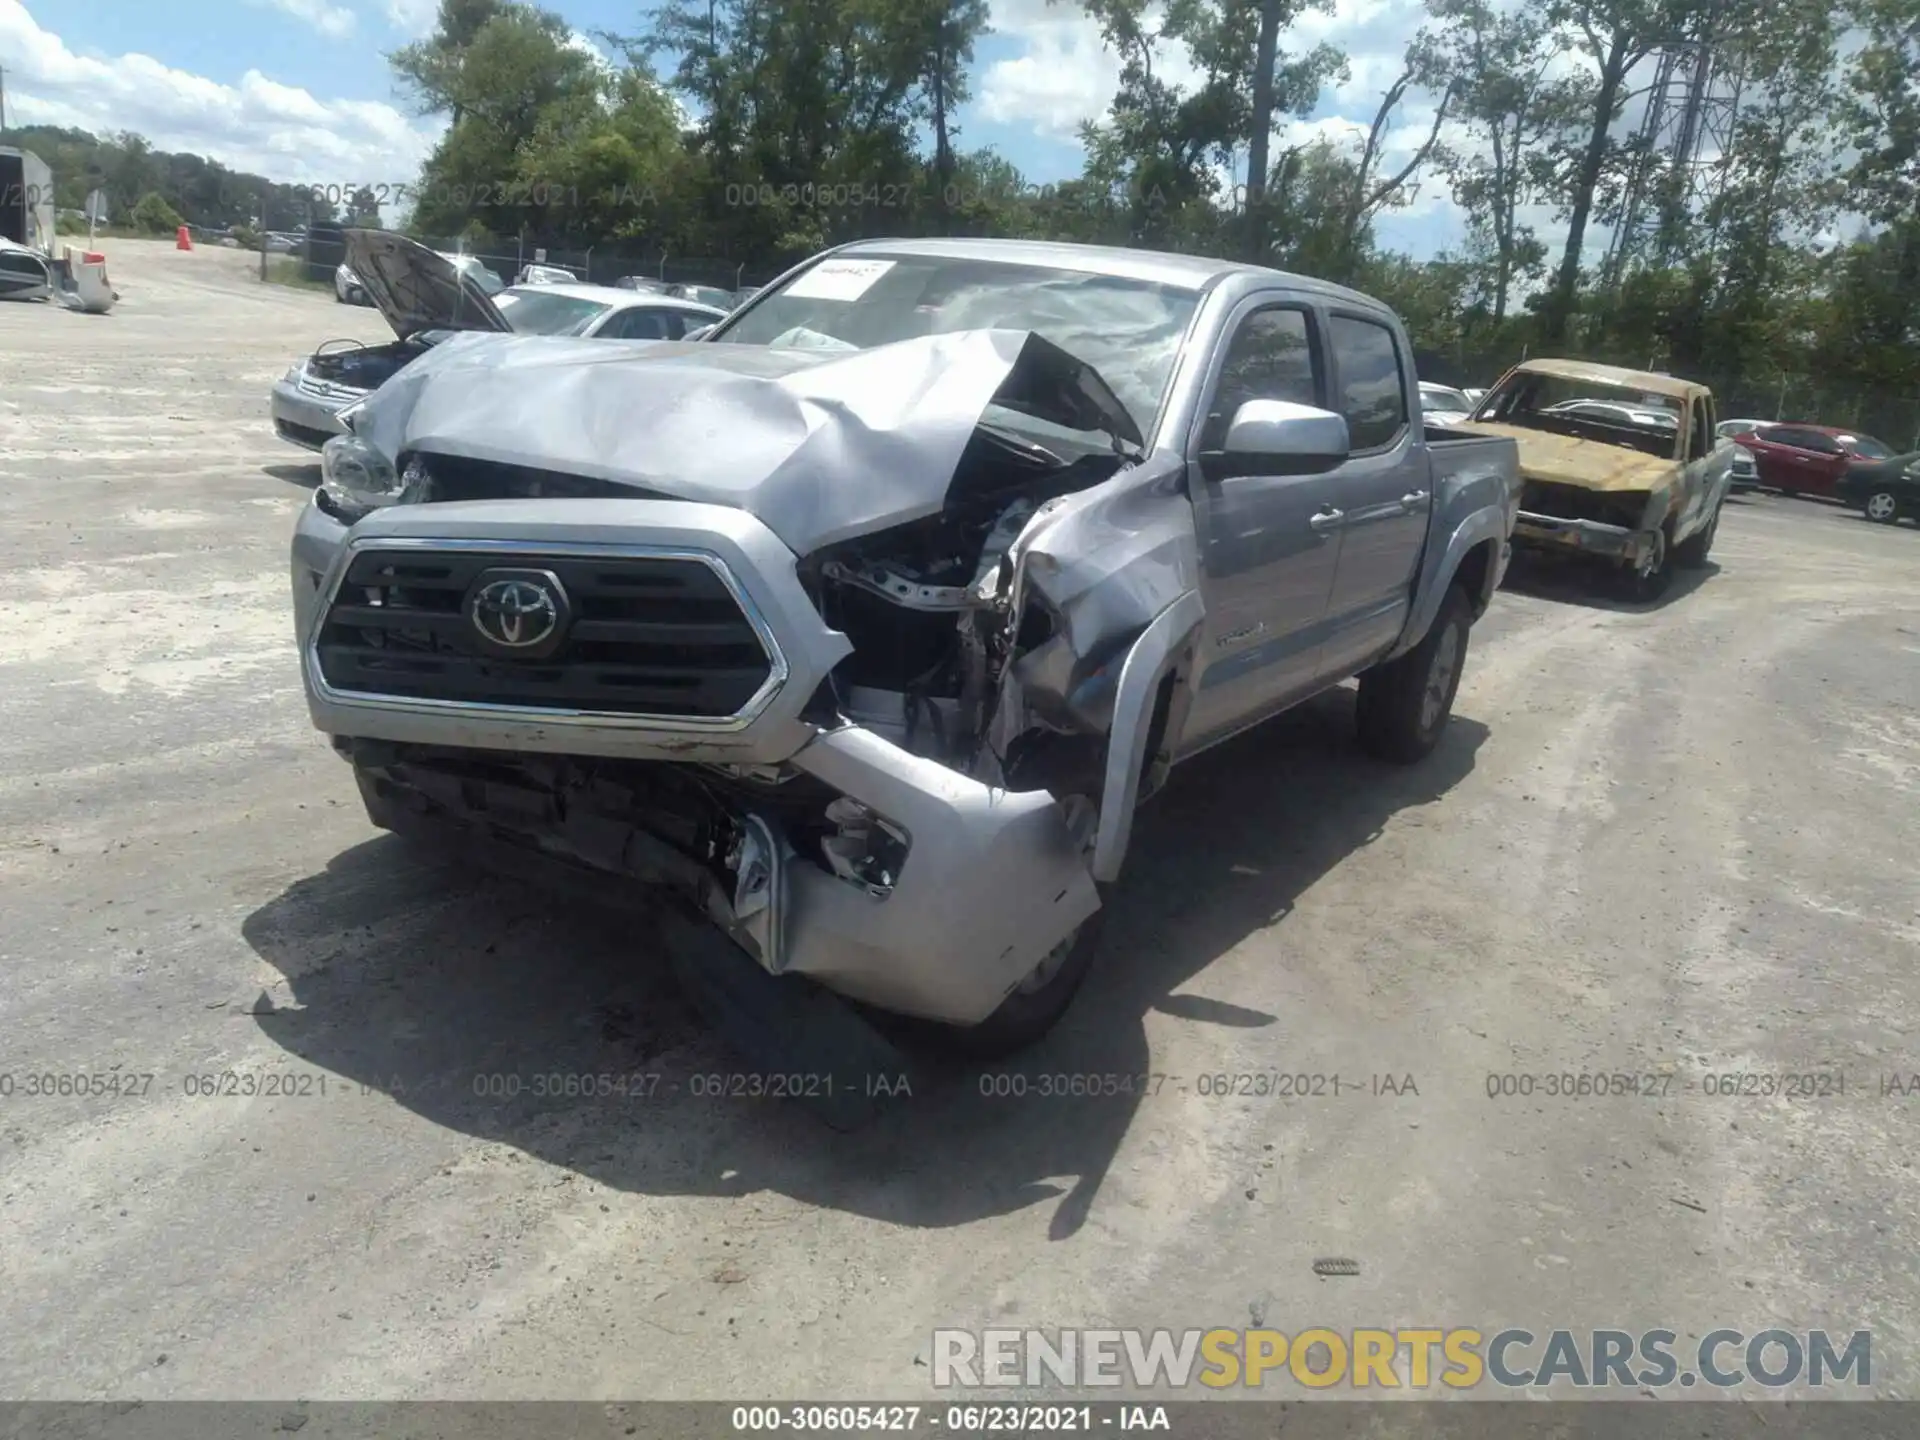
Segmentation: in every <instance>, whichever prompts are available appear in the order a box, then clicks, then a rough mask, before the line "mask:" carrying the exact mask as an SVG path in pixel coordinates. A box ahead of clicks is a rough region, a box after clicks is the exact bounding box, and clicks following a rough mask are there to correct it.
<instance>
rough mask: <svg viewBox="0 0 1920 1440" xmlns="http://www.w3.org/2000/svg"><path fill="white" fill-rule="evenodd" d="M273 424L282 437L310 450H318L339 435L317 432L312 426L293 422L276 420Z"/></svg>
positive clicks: (335, 432) (328, 431)
mask: <svg viewBox="0 0 1920 1440" xmlns="http://www.w3.org/2000/svg"><path fill="white" fill-rule="evenodd" d="M273 424H274V428H275V429H276V430H278V431H279V432H280V433H281V435H283V436H284V437H286V438H287V439H289V440H291V441H293V442H294V443H295V444H297V445H305V446H306V447H307V448H308V449H310V450H318V449H319V448H320V447H321V446H322V445H324V444H326V443H327V441H329V440H331V439H332V438H333V437H334V436H335V435H336V434H337V433H338V432H337V431H333V430H316V429H314V428H313V426H311V425H296V424H294V423H293V421H291V420H276V421H274V422H273Z"/></svg>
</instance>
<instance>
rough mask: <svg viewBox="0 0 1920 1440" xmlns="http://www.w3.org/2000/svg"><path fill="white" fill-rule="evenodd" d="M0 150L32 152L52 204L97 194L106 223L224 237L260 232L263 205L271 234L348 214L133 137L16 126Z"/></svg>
mask: <svg viewBox="0 0 1920 1440" xmlns="http://www.w3.org/2000/svg"><path fill="white" fill-rule="evenodd" d="M0 145H9V146H15V147H18V148H19V149H22V150H31V151H33V153H34V154H36V155H38V156H39V157H40V158H41V159H42V160H44V161H46V162H47V168H48V169H49V170H51V171H52V172H53V192H54V202H55V204H56V206H57V207H58V208H59V209H61V210H71V211H79V210H81V209H83V208H84V207H85V205H86V203H87V196H88V195H89V194H91V193H92V192H93V191H95V190H98V191H101V192H102V193H103V194H104V195H105V196H106V200H107V217H108V220H109V223H111V224H113V225H116V226H129V227H131V228H134V229H144V230H148V231H151V232H152V233H155V234H171V233H172V231H173V230H174V229H175V228H177V227H178V226H181V225H191V226H194V227H196V228H199V229H207V230H229V229H234V228H236V227H239V228H244V227H251V226H255V225H258V224H259V223H260V217H261V213H262V206H263V205H264V207H265V210H266V214H267V216H268V221H267V223H268V225H269V227H271V228H279V229H291V228H292V227H293V226H295V225H296V224H300V223H304V222H305V221H306V220H307V219H308V214H309V210H310V209H311V210H312V218H313V219H314V220H316V221H322V222H324V221H331V220H335V219H338V218H340V216H339V211H340V210H342V209H345V208H348V207H347V206H342V205H336V204H332V203H328V202H327V201H326V199H325V197H324V196H322V197H320V203H319V205H318V206H315V205H314V199H315V196H314V193H313V192H312V190H311V189H310V187H307V186H302V185H293V184H287V183H285V182H280V181H274V180H269V179H267V178H266V177H265V176H262V175H255V174H252V173H250V172H248V171H244V170H233V169H229V168H228V167H227V166H225V165H222V164H221V163H220V162H219V161H217V160H209V159H207V158H206V157H205V156H203V155H192V154H181V153H174V152H170V151H166V150H156V149H155V148H154V147H153V145H152V144H151V143H150V142H149V141H148V140H147V139H146V137H145V136H142V135H136V134H134V133H132V132H131V131H122V132H120V133H118V134H113V135H95V134H92V133H90V132H88V131H85V130H75V129H70V128H67V127H63V126H57V125H20V126H11V127H9V128H8V129H6V130H4V131H0Z"/></svg>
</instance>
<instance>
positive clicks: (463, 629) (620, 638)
mask: <svg viewBox="0 0 1920 1440" xmlns="http://www.w3.org/2000/svg"><path fill="white" fill-rule="evenodd" d="M500 569H505V570H528V569H537V570H545V571H550V572H552V574H553V575H554V576H556V577H557V578H558V579H559V580H560V582H561V584H562V585H563V586H565V588H566V591H567V598H568V600H569V602H570V605H571V610H572V615H571V619H570V621H569V622H568V624H567V627H566V630H565V633H564V638H563V639H562V640H561V642H560V644H559V646H558V648H557V649H555V650H553V652H552V653H551V654H548V655H545V656H544V657H542V658H539V659H503V658H501V657H500V655H499V654H497V653H489V651H488V649H487V647H486V645H485V644H484V643H483V641H482V639H481V637H480V635H479V633H478V632H477V631H476V630H475V628H474V626H473V623H472V621H471V619H470V618H469V615H468V613H467V609H466V599H467V596H468V593H469V592H470V591H471V590H472V589H473V588H474V585H475V582H476V581H477V580H479V579H480V577H481V575H482V573H483V572H485V571H489V570H500ZM317 648H318V658H319V664H320V673H321V675H322V676H323V677H324V678H325V680H326V683H327V685H328V687H329V688H331V689H333V690H336V691H342V692H349V693H355V694H365V695H371V696H380V697H391V698H399V699H420V700H438V701H458V702H462V703H465V704H472V705H513V706H531V707H536V708H551V709H554V710H581V711H593V712H598V713H602V714H615V715H632V716H661V717H669V718H685V719H706V720H722V719H727V718H729V717H732V716H735V715H737V714H739V713H740V712H741V711H742V710H744V709H745V708H746V706H747V704H748V702H749V701H751V700H752V699H753V698H754V696H755V695H756V694H758V693H759V691H760V689H761V687H762V686H763V685H765V684H766V681H767V679H768V677H769V675H771V674H772V671H773V662H772V659H771V658H770V657H769V655H768V653H767V650H766V649H765V648H764V647H763V646H762V644H761V642H760V637H759V635H758V633H757V632H756V631H755V629H754V627H753V625H752V623H751V622H750V621H749V620H748V619H747V616H746V614H745V612H744V611H743V610H742V609H741V607H740V603H739V601H737V600H736V599H735V598H734V595H733V592H732V591H731V590H730V589H729V588H728V586H727V584H726V582H725V581H724V580H722V579H721V577H720V575H719V574H718V573H717V572H716V571H715V569H714V568H713V567H712V566H710V565H708V564H706V563H704V562H703V561H700V560H697V559H691V558H682V557H673V556H658V555H624V556H615V557H588V556H580V555H566V554H558V555H541V554H531V553H526V554H523V553H520V552H517V551H515V552H511V553H476V552H472V551H453V550H444V551H443V550H368V551H364V552H362V553H360V554H358V555H356V556H355V557H354V559H353V561H352V562H351V564H350V565H349V567H348V570H347V574H346V577H345V579H344V580H343V581H342V582H341V584H340V587H339V589H338V590H337V591H336V592H335V596H334V599H333V602H332V604H331V606H330V607H329V608H328V611H327V616H326V619H325V620H324V621H323V622H322V624H321V627H320V633H319V638H318V641H317Z"/></svg>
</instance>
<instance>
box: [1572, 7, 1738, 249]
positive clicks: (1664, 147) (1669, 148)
mask: <svg viewBox="0 0 1920 1440" xmlns="http://www.w3.org/2000/svg"><path fill="white" fill-rule="evenodd" d="M1729 9H1730V7H1729V6H1727V5H1725V4H1720V5H1713V6H1708V7H1706V8H1705V9H1704V10H1703V11H1702V12H1701V13H1700V14H1699V16H1698V18H1697V19H1696V20H1695V21H1694V23H1693V24H1692V25H1691V26H1689V28H1688V30H1687V31H1686V32H1685V33H1684V34H1681V35H1678V36H1675V37H1674V39H1673V40H1672V41H1670V42H1669V43H1668V44H1667V45H1665V46H1664V47H1662V48H1661V50H1660V51H1659V53H1658V58H1657V66H1656V69H1655V72H1654V80H1653V85H1652V86H1651V88H1650V89H1649V90H1648V92H1647V108H1646V112H1645V114H1644V115H1643V116H1642V118H1641V122H1640V128H1639V131H1638V132H1637V133H1636V135H1635V137H1634V154H1633V163H1632V168H1631V169H1630V171H1629V172H1628V176H1627V186H1626V194H1625V195H1624V197H1623V198H1622V200H1621V206H1620V221H1619V223H1618V224H1617V225H1615V226H1614V229H1613V237H1612V239H1611V241H1610V242H1609V243H1608V247H1607V258H1606V266H1605V275H1606V280H1607V284H1608V285H1609V286H1613V285H1617V284H1619V282H1620V280H1621V278H1622V277H1623V276H1624V275H1625V274H1626V272H1627V271H1628V270H1629V269H1630V268H1633V267H1636V266H1649V265H1650V266H1662V265H1666V264H1669V263H1671V262H1672V260H1673V259H1674V257H1675V255H1676V253H1677V252H1678V251H1679V249H1680V242H1681V239H1682V237H1683V235H1684V232H1685V227H1686V226H1687V224H1688V223H1689V222H1690V220H1692V219H1693V218H1696V217H1700V216H1703V215H1704V214H1705V212H1706V210H1707V208H1708V206H1709V205H1711V203H1712V201H1713V200H1714V198H1715V197H1716V196H1717V195H1718V194H1719V193H1720V189H1721V186H1722V185H1723V184H1724V183H1725V179H1726V171H1727V166H1728V163H1729V157H1730V153H1731V151H1732V148H1733V140H1734V125H1735V122H1736V120H1737V118H1738V116H1739V113H1740V92H1741V88H1742V81H1743V76H1742V74H1741V68H1742V67H1741V65H1740V63H1739V61H1738V60H1737V59H1736V58H1735V56H1736V54H1737V51H1736V50H1734V49H1732V48H1731V47H1724V46H1723V43H1722V42H1723V41H1724V40H1725V38H1726V30H1725V24H1726V16H1727V14H1728V11H1729Z"/></svg>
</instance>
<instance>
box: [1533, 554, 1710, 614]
mask: <svg viewBox="0 0 1920 1440" xmlns="http://www.w3.org/2000/svg"><path fill="white" fill-rule="evenodd" d="M1719 573H1720V565H1719V562H1718V561H1716V560H1708V561H1707V563H1706V564H1705V565H1702V566H1700V567H1699V568H1698V569H1676V570H1675V571H1674V572H1673V579H1672V580H1671V581H1670V582H1669V583H1668V585H1667V593H1666V594H1664V595H1662V596H1661V597H1660V598H1659V599H1658V600H1652V601H1637V600H1628V599H1627V598H1625V597H1624V596H1622V595H1620V594H1619V593H1618V591H1617V589H1616V587H1617V585H1618V583H1619V582H1618V579H1617V577H1616V576H1615V574H1614V573H1613V571H1612V570H1611V569H1610V568H1609V567H1607V566H1604V565H1600V564H1596V563H1594V562H1593V561H1590V560H1582V559H1579V558H1577V557H1570V558H1562V557H1560V556H1557V555H1532V554H1526V553H1520V552H1517V553H1515V555H1514V557H1513V559H1512V560H1511V561H1510V562H1509V563H1508V565H1507V574H1506V578H1505V579H1504V580H1502V581H1501V582H1500V588H1501V589H1502V590H1511V591H1513V592H1514V593H1515V594H1518V595H1530V596H1532V597H1533V598H1534V599H1536V600H1553V601H1557V602H1559V603H1560V604H1563V605H1580V606H1584V607H1585V608H1587V609H1589V610H1614V611H1618V612H1620V613H1622V614H1626V615H1651V614H1652V613H1653V612H1654V611H1656V610H1664V609H1666V608H1667V606H1669V605H1675V604H1678V603H1679V602H1681V601H1683V600H1685V599H1686V598H1687V596H1689V595H1691V594H1693V592H1694V591H1696V590H1698V589H1699V588H1700V587H1701V586H1702V585H1704V584H1706V583H1707V581H1709V580H1710V579H1712V578H1713V577H1714V576H1715V575H1718V574H1719Z"/></svg>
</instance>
